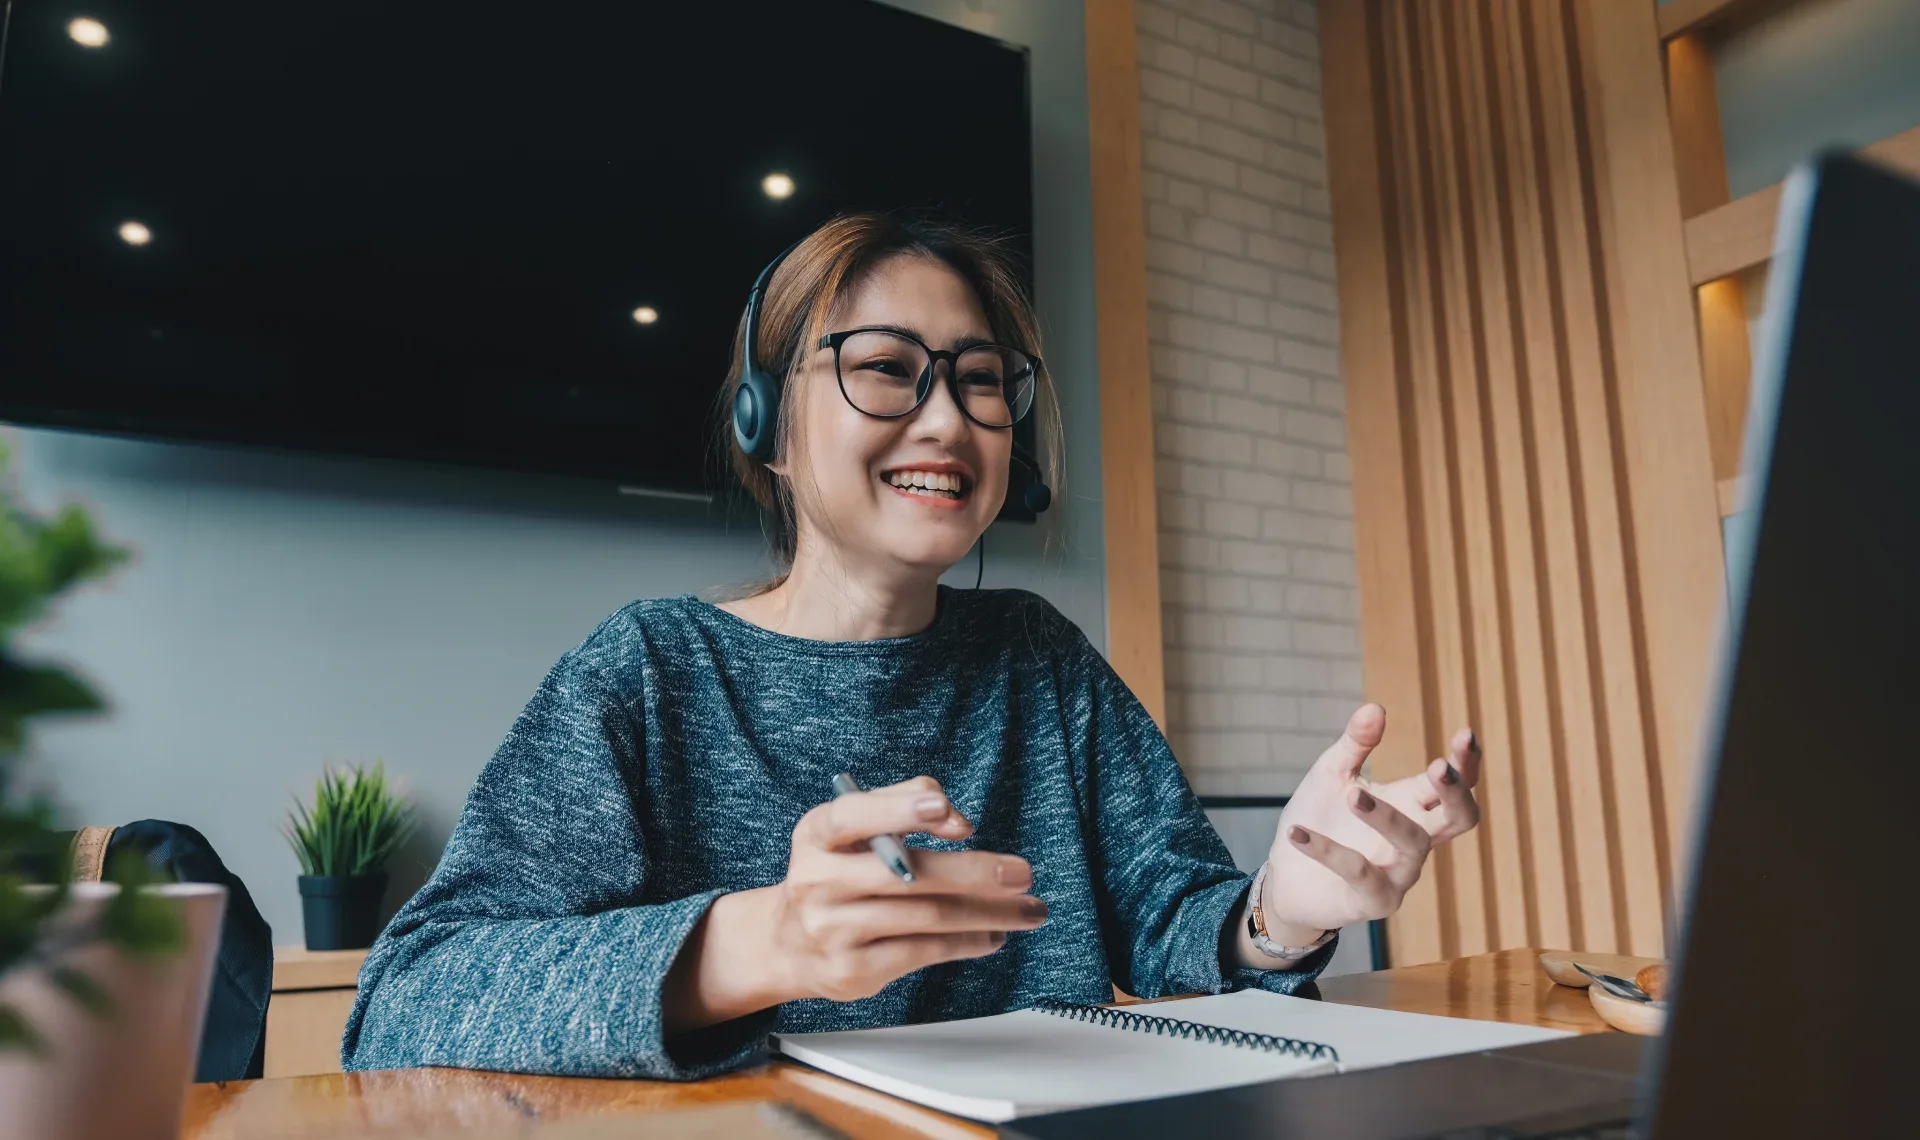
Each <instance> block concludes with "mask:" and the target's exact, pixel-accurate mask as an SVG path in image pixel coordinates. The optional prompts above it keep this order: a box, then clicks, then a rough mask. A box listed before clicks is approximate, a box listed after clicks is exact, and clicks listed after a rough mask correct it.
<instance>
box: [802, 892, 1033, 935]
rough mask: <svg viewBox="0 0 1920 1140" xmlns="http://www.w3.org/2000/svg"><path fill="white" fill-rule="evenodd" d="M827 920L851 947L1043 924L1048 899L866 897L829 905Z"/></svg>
mask: <svg viewBox="0 0 1920 1140" xmlns="http://www.w3.org/2000/svg"><path fill="white" fill-rule="evenodd" d="M832 922H833V923H834V925H835V926H836V928H837V936H838V937H839V938H841V939H842V940H843V944H845V945H849V946H856V945H860V944H862V943H867V942H877V941H880V940H881V939H885V938H898V937H902V936H905V935H910V934H966V933H978V932H988V933H991V932H994V931H1000V932H1005V931H1009V930H1033V929H1036V928H1038V927H1041V926H1045V925H1046V922H1047V904H1046V903H1044V902H1041V901H1040V900H1039V899H1037V898H1034V897H1032V896H1031V895H1021V896H1018V897H1014V898H983V897H980V896H977V895H975V896H961V895H905V896H901V897H897V898H869V899H862V900H860V901H859V902H854V903H848V904H845V905H842V906H838V907H835V908H833V912H832Z"/></svg>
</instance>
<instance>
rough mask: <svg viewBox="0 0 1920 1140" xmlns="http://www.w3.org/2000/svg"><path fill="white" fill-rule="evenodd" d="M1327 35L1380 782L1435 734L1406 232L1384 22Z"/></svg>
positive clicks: (1427, 955) (1430, 897)
mask: <svg viewBox="0 0 1920 1140" xmlns="http://www.w3.org/2000/svg"><path fill="white" fill-rule="evenodd" d="M1320 18H1321V27H1322V29H1323V36H1324V53H1323V59H1322V62H1323V65H1324V66H1323V68H1322V75H1323V77H1324V79H1323V100H1324V105H1325V107H1326V114H1327V149H1328V152H1329V167H1330V169H1329V172H1328V178H1329V187H1330V189H1331V198H1332V204H1333V219H1334V226H1335V227H1336V228H1337V229H1339V230H1340V231H1341V232H1342V233H1343V234H1345V235H1347V236H1346V237H1343V239H1342V240H1341V241H1340V242H1338V243H1337V245H1336V249H1335V253H1336V257H1337V259H1338V262H1339V264H1338V271H1339V278H1340V281H1341V283H1342V288H1343V289H1354V290H1359V291H1361V292H1362V293H1363V294H1364V295H1366V296H1370V297H1376V298H1384V299H1385V300H1386V303H1383V304H1374V305H1343V306H1341V309H1340V338H1341V343H1342V344H1343V345H1344V350H1343V357H1344V361H1345V364H1346V371H1345V375H1346V388H1347V445H1348V453H1349V454H1350V455H1351V456H1352V459H1353V485H1354V496H1355V498H1356V499H1357V500H1361V501H1364V502H1366V503H1367V505H1368V506H1367V512H1368V514H1367V518H1368V525H1366V526H1363V527H1360V528H1359V529H1358V533H1357V534H1356V535H1355V561H1356V564H1357V569H1358V581H1359V588H1360V605H1361V609H1362V611H1363V612H1364V613H1366V615H1367V620H1366V621H1365V622H1363V623H1362V624H1361V627H1360V633H1361V644H1362V653H1363V655H1364V659H1365V668H1366V686H1367V692H1368V693H1369V695H1370V696H1371V697H1372V698H1373V699H1374V700H1377V701H1379V702H1380V703H1381V704H1382V705H1384V706H1385V707H1386V709H1387V717H1388V721H1387V736H1386V739H1385V741H1384V742H1383V743H1382V746H1381V748H1380V749H1379V750H1378V751H1376V752H1375V753H1374V756H1373V760H1372V769H1373V774H1374V777H1375V778H1376V779H1398V778H1400V777H1403V776H1409V775H1412V774H1414V773H1417V772H1419V771H1420V770H1422V769H1423V768H1424V767H1425V765H1426V761H1427V758H1428V753H1427V741H1428V739H1429V730H1428V728H1427V724H1426V715H1425V708H1424V700H1423V697H1422V687H1421V686H1422V678H1423V676H1424V669H1423V666H1422V650H1421V645H1422V641H1423V636H1424V635H1423V633H1422V622H1421V618H1420V605H1419V603H1418V601H1417V599H1416V589H1415V584H1416V582H1417V581H1418V579H1419V578H1420V577H1421V573H1420V572H1417V571H1416V565H1417V563H1416V556H1415V546H1414V543H1413V541H1412V538H1411V535H1412V532H1413V527H1414V524H1413V519H1412V517H1411V512H1412V510H1413V507H1412V505H1411V496H1410V494H1409V488H1408V481H1407V473H1408V469H1409V468H1408V462H1407V455H1408V449H1407V446H1406V443H1405V440H1406V432H1407V430H1408V428H1409V425H1408V423H1407V422H1406V419H1405V417H1404V416H1403V414H1402V401H1401V398H1400V382H1401V380H1402V378H1403V376H1404V373H1403V361H1404V359H1405V356H1406V347H1405V346H1406V339H1407V331H1406V325H1405V320H1404V318H1405V314H1406V311H1407V306H1406V303H1405V301H1404V300H1403V299H1402V298H1403V297H1404V290H1403V288H1402V284H1401V282H1400V279H1399V263H1400V260H1401V257H1400V252H1399V251H1400V248H1401V235H1400V222H1399V203H1398V195H1397V193H1396V185H1395V177H1396V172H1395V171H1394V169H1393V168H1392V167H1390V165H1389V163H1388V151H1389V149H1390V148H1388V147H1387V146H1386V145H1385V142H1384V140H1385V139H1386V137H1387V135H1388V133H1389V132H1390V124H1389V122H1388V116H1389V100H1388V99H1387V97H1386V96H1385V94H1384V89H1385V85H1386V73H1385V68H1384V67H1383V66H1382V60H1381V58H1380V51H1381V47H1380V37H1381V34H1382V32H1383V29H1381V28H1379V27H1378V26H1377V25H1376V24H1375V23H1374V21H1373V19H1372V15H1371V13H1370V12H1369V11H1368V5H1367V4H1366V3H1365V2H1364V0H1329V2H1328V3H1327V4H1325V5H1324V6H1323V7H1322V9H1321V13H1320ZM1439 906H1440V890H1439V886H1438V883H1437V876H1436V875H1432V874H1429V875H1427V876H1426V877H1425V878H1424V879H1422V881H1421V882H1420V883H1419V884H1418V885H1416V886H1415V887H1414V889H1413V890H1412V891H1410V892H1409V893H1408V895H1407V897H1406V899H1405V900H1404V901H1403V902H1402V904H1401V907H1400V911H1399V913H1397V914H1395V915H1394V916H1393V918H1392V920H1391V921H1390V922H1389V924H1388V931H1389V933H1388V947H1389V952H1390V953H1391V954H1392V956H1393V958H1394V960H1395V961H1404V962H1427V961H1433V960H1434V959H1437V958H1439V957H1441V955H1442V948H1441V944H1440V912H1439Z"/></svg>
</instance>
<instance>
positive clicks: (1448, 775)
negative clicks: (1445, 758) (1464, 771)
mask: <svg viewBox="0 0 1920 1140" xmlns="http://www.w3.org/2000/svg"><path fill="white" fill-rule="evenodd" d="M1440 782H1441V783H1443V784H1457V783H1459V782H1460V770H1459V769H1457V768H1455V767H1454V766H1453V765H1451V764H1449V765H1447V770H1446V771H1444V772H1442V773H1440Z"/></svg>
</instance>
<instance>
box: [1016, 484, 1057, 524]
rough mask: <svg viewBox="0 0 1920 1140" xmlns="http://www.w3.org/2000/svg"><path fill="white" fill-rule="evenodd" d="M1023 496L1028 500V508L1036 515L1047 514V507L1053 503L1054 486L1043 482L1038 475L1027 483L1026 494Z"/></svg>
mask: <svg viewBox="0 0 1920 1140" xmlns="http://www.w3.org/2000/svg"><path fill="white" fill-rule="evenodd" d="M1021 497H1022V498H1023V499H1025V500H1026V504H1027V509H1028V510H1030V511H1032V512H1033V513H1034V514H1036V515H1038V514H1045V513H1046V510H1047V508H1048V507H1051V506H1052V505H1053V488H1052V487H1049V486H1047V485H1046V484H1045V483H1042V482H1041V481H1040V479H1039V476H1038V475H1036V476H1035V477H1034V480H1033V482H1031V483H1028V484H1027V491H1026V494H1025V495H1023V496H1021Z"/></svg>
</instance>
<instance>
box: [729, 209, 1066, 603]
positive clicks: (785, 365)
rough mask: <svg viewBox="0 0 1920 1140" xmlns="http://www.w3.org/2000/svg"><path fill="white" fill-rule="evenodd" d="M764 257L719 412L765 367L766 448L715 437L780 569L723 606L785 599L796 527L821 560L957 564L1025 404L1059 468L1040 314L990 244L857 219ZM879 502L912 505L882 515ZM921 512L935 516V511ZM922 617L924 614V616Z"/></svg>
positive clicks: (905, 223)
mask: <svg viewBox="0 0 1920 1140" xmlns="http://www.w3.org/2000/svg"><path fill="white" fill-rule="evenodd" d="M769 270H770V272H768V273H766V274H764V276H765V277H766V281H765V286H764V290H763V291H761V292H758V293H756V294H755V297H754V301H753V302H752V303H750V305H749V308H750V309H751V310H752V311H751V312H749V313H743V314H742V315H741V321H740V331H739V333H738V335H737V337H736V340H735V358H734V362H733V367H732V368H731V370H730V371H729V379H728V382H727V384H726V385H725V386H724V388H723V390H722V396H721V399H722V404H723V406H724V407H728V408H733V407H734V406H735V399H736V397H735V393H736V391H738V390H741V389H743V388H745V387H751V386H754V385H753V382H752V378H750V377H748V374H749V373H750V372H754V371H762V369H761V368H759V367H758V366H760V365H766V366H770V367H771V370H772V375H770V376H768V377H767V378H766V379H765V380H763V381H761V383H764V384H766V385H767V386H768V388H769V389H770V392H769V395H767V396H765V397H762V398H763V399H764V400H765V401H766V402H767V403H768V404H770V405H771V407H770V409H769V412H768V414H769V415H771V417H772V419H773V424H772V426H773V438H772V447H771V449H762V450H763V452H765V453H764V454H763V455H761V456H760V457H756V456H755V455H754V454H752V451H753V450H754V449H753V448H752V447H751V446H750V445H751V444H752V442H753V441H752V440H750V439H747V438H746V437H745V436H743V435H742V434H741V433H740V431H739V430H737V426H736V425H735V424H734V423H733V422H732V418H730V417H723V419H725V420H727V422H723V423H722V425H721V435H720V439H719V444H720V446H721V448H722V449H723V450H724V452H725V453H726V454H728V455H729V456H730V457H731V462H732V466H733V470H734V474H735V475H736V476H738V478H739V480H740V483H741V485H742V486H744V487H745V488H746V490H747V493H748V494H750V495H751V496H752V497H753V499H754V500H755V501H756V502H757V503H759V504H760V506H761V508H762V509H763V510H764V511H765V513H766V523H767V534H768V539H769V542H770V544H771V546H772V550H773V556H774V560H775V564H776V571H777V574H778V577H776V579H775V580H774V582H773V583H771V584H770V585H771V586H772V589H771V590H765V591H761V592H759V595H758V596H757V597H755V598H748V599H742V600H740V601H737V602H735V603H732V604H731V605H732V606H733V607H737V608H736V612H742V613H743V616H745V614H746V613H751V612H756V611H764V610H765V609H767V607H768V606H769V605H780V604H781V603H782V602H783V601H784V594H781V591H780V587H781V586H783V585H784V584H785V582H786V579H787V576H788V575H789V574H790V573H791V572H793V570H794V568H795V555H796V553H797V552H798V550H799V548H800V546H801V544H802V541H803V538H808V537H809V535H808V532H809V531H811V532H812V533H811V536H810V542H809V545H810V549H813V550H816V551H819V552H821V553H823V554H833V555H835V556H836V558H835V560H836V561H837V560H838V558H837V555H839V554H842V553H844V554H845V555H848V556H851V557H853V558H857V559H859V560H861V561H862V562H863V563H868V564H872V563H873V558H874V557H875V556H878V557H880V559H881V561H888V560H889V552H890V555H891V556H892V558H891V560H893V561H895V562H897V564H898V565H899V566H901V567H909V566H910V567H916V568H921V569H924V568H925V567H926V566H929V565H935V564H937V565H939V566H940V567H941V568H942V569H944V568H945V567H947V566H951V565H953V564H954V563H955V562H957V561H959V559H960V558H961V557H962V556H964V555H965V554H966V552H967V550H968V549H969V548H970V547H972V545H973V543H974V542H975V541H976V540H977V539H978V538H979V536H980V534H981V533H982V532H984V531H985V530H986V528H987V524H989V523H991V522H992V521H993V519H994V517H995V516H996V515H997V514H998V513H999V511H1000V508H1001V505H1002V504H1003V503H1004V501H1005V499H1006V493H1007V484H1008V470H1009V459H1010V456H1011V454H1012V446H1013V437H1012V432H1011V431H1010V430H1009V429H1010V427H1011V425H1012V424H1014V423H1015V422H1017V421H1018V420H1020V419H1021V418H1023V417H1025V416H1027V415H1030V414H1031V415H1034V416H1036V417H1037V418H1038V421H1039V422H1038V424H1037V427H1038V431H1037V438H1038V439H1039V442H1040V453H1041V460H1040V462H1041V463H1042V464H1043V465H1045V466H1050V467H1051V468H1052V469H1054V470H1058V469H1059V462H1058V455H1059V447H1060V444H1059V440H1060V415H1059V405H1058V403H1057V401H1056V399H1055V396H1054V390H1053V383H1052V379H1051V377H1049V376H1048V375H1047V373H1046V369H1045V368H1044V366H1042V364H1041V362H1040V346H1039V335H1040V334H1039V322H1038V320H1037V319H1036V318H1035V316H1034V313H1033V308H1032V306H1031V304H1030V303H1029V302H1028V300H1027V298H1026V295H1025V293H1024V292H1023V291H1022V289H1021V287H1020V275H1019V272H1018V270H1017V268H1016V266H1015V263H1014V260H1013V257H1012V255H1011V254H1010V252H1009V251H1008V250H1006V249H1005V248H1004V247H1002V246H1001V245H1000V244H998V243H997V242H995V241H994V240H992V239H991V238H988V237H985V236H983V235H980V234H977V233H973V232H970V231H966V230H962V229H959V228H956V227H953V226H947V225H941V224H936V223H933V222H928V221H918V220H909V219H902V218H897V217H891V216H887V215H879V214H858V215H852V216H848V217H842V218H837V219H835V220H834V221H831V222H829V223H827V224H826V225H825V226H822V227H821V228H820V229H819V230H816V231H815V232H814V233H813V234H812V235H811V236H809V237H808V238H807V239H806V240H804V241H802V242H800V243H799V244H798V245H796V246H794V247H793V248H792V249H791V250H789V251H788V252H786V253H785V254H783V255H782V256H781V257H780V258H779V259H777V260H776V261H775V263H774V264H773V265H772V266H770V267H769ZM750 318H751V319H750ZM749 330H751V332H752V334H753V336H754V338H755V343H754V344H753V345H752V346H751V352H749V351H748V345H747V343H746V337H747V335H748V333H749ZM936 346H938V347H936ZM749 357H751V360H749ZM743 378H748V383H746V384H743V383H742V380H743ZM949 483H951V484H952V485H951V486H948V484H949ZM892 499H903V500H906V502H904V503H902V504H901V506H903V507H908V508H909V509H917V510H919V511H920V512H922V513H920V514H905V515H901V516H898V517H897V518H896V517H895V516H893V515H888V514H883V513H881V508H882V506H883V505H884V504H885V503H886V502H887V501H888V500H892ZM802 507H804V508H805V509H801V508H802ZM927 509H933V510H937V511H941V512H944V513H945V515H946V516H949V517H945V518H944V519H943V521H939V522H933V521H932V519H931V518H930V517H928V516H925V515H924V511H925V510H927ZM829 520H830V521H829ZM823 527H831V529H832V530H833V532H834V533H833V536H832V538H833V541H832V542H827V541H824V539H825V537H826V536H825V535H824V534H823V533H822V528H823ZM820 569H822V570H825V569H826V567H825V566H821V567H820ZM845 569H846V567H845V566H840V567H837V568H836V570H835V572H836V573H839V572H843V571H844V570H845ZM806 572H807V570H806V569H805V568H804V567H803V568H802V573H806ZM916 572H918V571H916ZM769 594H781V596H776V597H769V596H768V595H769ZM762 599H764V600H762ZM928 601H929V603H930V601H931V599H928ZM920 616H921V617H922V619H923V620H922V621H921V623H920V624H921V625H925V620H924V619H930V618H931V612H930V611H929V612H928V613H926V614H923V615H920ZM915 628H918V627H915Z"/></svg>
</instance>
